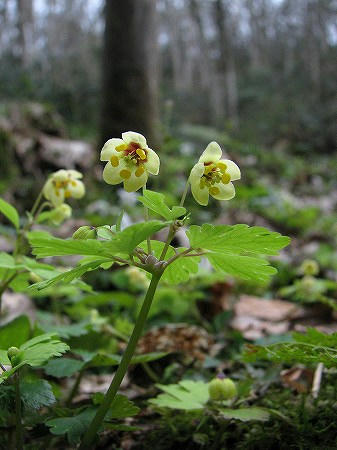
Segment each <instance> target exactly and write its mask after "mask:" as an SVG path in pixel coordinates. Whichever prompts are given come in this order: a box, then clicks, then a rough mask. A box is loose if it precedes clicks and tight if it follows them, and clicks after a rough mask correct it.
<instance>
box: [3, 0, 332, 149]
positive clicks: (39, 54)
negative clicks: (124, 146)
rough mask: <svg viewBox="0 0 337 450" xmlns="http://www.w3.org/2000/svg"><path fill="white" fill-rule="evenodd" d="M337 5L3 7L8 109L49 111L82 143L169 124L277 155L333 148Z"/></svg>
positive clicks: (181, 0) (40, 0) (239, 1)
mask: <svg viewBox="0 0 337 450" xmlns="http://www.w3.org/2000/svg"><path fill="white" fill-rule="evenodd" d="M336 6H337V5H336V1H334V0H273V1H267V0H254V1H251V0H236V1H230V0H157V1H155V0H138V1H132V0H126V1H123V2H119V1H113V0H112V1H107V2H106V9H105V8H104V7H105V5H104V2H103V1H101V0H90V1H86V0H50V1H46V0H2V1H1V2H0V95H1V102H2V108H4V106H5V105H6V102H8V101H12V100H20V101H22V100H34V101H39V102H44V103H45V102H46V103H49V104H50V105H52V106H53V107H54V108H55V109H56V110H57V111H58V113H60V114H61V115H62V117H63V118H64V119H65V120H66V123H67V127H68V129H69V130H70V131H71V135H73V136H75V137H78V136H81V137H82V138H83V136H88V137H94V138H96V137H97V136H99V130H100V139H99V140H102V139H105V138H106V137H107V135H109V136H112V135H116V136H117V135H118V134H119V133H120V131H124V130H125V129H129V128H131V129H133V128H135V129H137V130H138V131H143V132H144V133H148V134H149V135H156V136H157V139H158V138H159V139H160V137H162V136H163V129H162V128H161V129H159V128H158V123H161V124H162V125H163V124H164V125H170V126H171V127H172V129H171V131H172V130H175V131H178V130H179V128H181V127H183V126H184V125H187V124H198V125H200V124H202V125H203V126H210V127H215V128H217V129H218V130H221V131H226V132H228V133H230V134H231V135H232V136H235V137H239V138H240V139H243V140H245V141H247V142H250V143H255V144H260V145H261V144H262V145H267V146H269V148H270V146H275V145H277V146H278V148H279V147H280V146H281V147H282V148H283V147H287V148H291V150H292V151H295V152H312V151H315V152H321V151H323V152H332V151H333V150H334V149H335V147H336V130H335V112H336V87H337V86H336V60H337V29H336ZM105 24H106V28H105ZM104 28H105V29H106V32H105V34H104ZM102 86H103V88H102ZM137 99H139V100H137ZM103 100H104V101H103ZM107 103H109V104H107ZM123 104H124V105H123ZM111 113H115V114H114V115H111ZM121 116H123V117H121ZM151 127H152V129H151ZM153 127H155V129H153ZM164 131H166V132H167V131H168V130H167V129H166V130H164Z"/></svg>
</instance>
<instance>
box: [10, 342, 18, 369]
mask: <svg viewBox="0 0 337 450" xmlns="http://www.w3.org/2000/svg"><path fill="white" fill-rule="evenodd" d="M19 354H20V350H19V349H18V348H17V347H10V348H9V349H8V350H7V356H8V359H9V360H10V362H11V364H12V367H15V366H17V365H18V364H19V362H20V361H19V358H18V356H19Z"/></svg>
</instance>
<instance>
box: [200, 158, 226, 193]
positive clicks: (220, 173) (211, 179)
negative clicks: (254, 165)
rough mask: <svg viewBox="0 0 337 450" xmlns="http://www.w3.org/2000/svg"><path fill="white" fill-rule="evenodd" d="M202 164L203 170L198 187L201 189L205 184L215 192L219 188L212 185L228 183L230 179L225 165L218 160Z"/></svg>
mask: <svg viewBox="0 0 337 450" xmlns="http://www.w3.org/2000/svg"><path fill="white" fill-rule="evenodd" d="M204 166H205V171H204V174H203V176H202V177H201V179H200V187H201V189H203V188H204V187H205V186H206V187H207V188H208V189H211V190H212V192H214V194H217V193H218V190H219V189H218V188H217V187H214V185H215V184H218V183H223V184H228V183H229V182H230V180H231V177H230V175H229V173H227V172H226V170H227V165H226V164H225V163H224V162H222V161H219V162H218V163H212V162H205V163H204ZM211 190H210V192H211ZM212 192H211V193H212Z"/></svg>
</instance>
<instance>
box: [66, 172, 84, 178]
mask: <svg viewBox="0 0 337 450" xmlns="http://www.w3.org/2000/svg"><path fill="white" fill-rule="evenodd" d="M67 172H68V176H69V177H70V178H75V180H77V179H79V178H83V175H82V174H81V172H79V171H78V170H67Z"/></svg>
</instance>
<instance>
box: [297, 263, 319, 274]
mask: <svg viewBox="0 0 337 450" xmlns="http://www.w3.org/2000/svg"><path fill="white" fill-rule="evenodd" d="M300 272H301V273H303V275H309V276H315V275H317V274H318V272H319V265H318V264H317V262H316V261H314V260H313V259H305V260H304V261H303V262H302V264H301V267H300Z"/></svg>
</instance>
